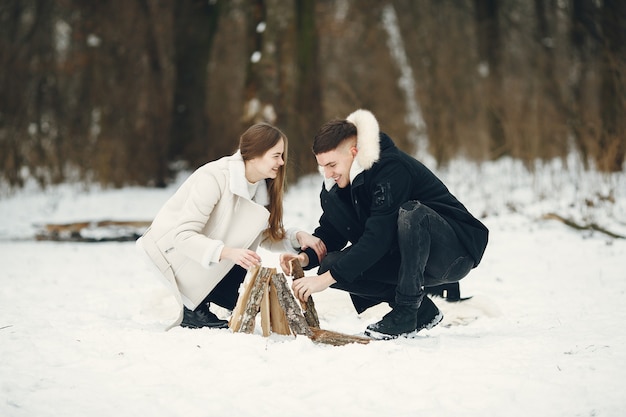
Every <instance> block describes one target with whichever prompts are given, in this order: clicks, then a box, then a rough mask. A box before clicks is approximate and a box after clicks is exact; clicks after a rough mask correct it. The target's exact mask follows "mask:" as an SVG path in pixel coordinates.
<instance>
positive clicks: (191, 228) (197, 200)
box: [174, 173, 226, 268]
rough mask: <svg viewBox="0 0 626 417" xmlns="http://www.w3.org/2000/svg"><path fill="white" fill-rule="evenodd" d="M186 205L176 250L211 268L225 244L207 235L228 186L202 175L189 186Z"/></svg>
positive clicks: (205, 174)
mask: <svg viewBox="0 0 626 417" xmlns="http://www.w3.org/2000/svg"><path fill="white" fill-rule="evenodd" d="M189 187H190V189H189V192H188V193H187V196H186V198H185V200H184V201H183V202H182V207H181V210H180V215H179V218H178V219H176V220H175V221H176V222H177V224H176V226H175V228H174V246H175V247H176V250H179V251H180V252H181V253H183V254H184V255H186V256H188V257H189V258H191V259H193V260H195V261H196V262H198V263H200V264H201V265H202V266H203V267H205V268H208V267H209V266H210V265H211V264H212V263H216V262H219V258H220V255H221V252H222V249H223V247H224V242H222V241H221V240H217V239H211V238H209V237H207V236H206V235H205V234H204V233H203V231H204V228H205V227H206V225H207V223H208V221H209V218H210V216H211V215H212V214H213V209H214V208H215V206H216V205H217V203H218V202H219V200H220V198H221V197H222V195H223V192H224V187H226V184H225V183H224V184H220V182H219V181H218V180H217V178H216V177H215V176H213V175H211V174H208V173H201V174H199V175H198V176H197V177H196V178H194V181H192V182H191V183H190V185H189Z"/></svg>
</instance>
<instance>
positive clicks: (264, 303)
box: [261, 285, 272, 337]
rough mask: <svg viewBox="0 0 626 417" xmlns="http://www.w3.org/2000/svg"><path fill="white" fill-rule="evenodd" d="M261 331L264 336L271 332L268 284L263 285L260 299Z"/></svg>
mask: <svg viewBox="0 0 626 417" xmlns="http://www.w3.org/2000/svg"><path fill="white" fill-rule="evenodd" d="M261 331H262V333H263V336H264V337H268V336H269V335H270V333H271V332H272V325H271V317H270V294H269V285H264V286H263V298H262V299H261Z"/></svg>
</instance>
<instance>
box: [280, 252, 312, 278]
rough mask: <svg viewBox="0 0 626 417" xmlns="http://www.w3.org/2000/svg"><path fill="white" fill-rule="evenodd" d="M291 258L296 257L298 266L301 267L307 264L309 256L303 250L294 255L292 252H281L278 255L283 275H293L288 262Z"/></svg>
mask: <svg viewBox="0 0 626 417" xmlns="http://www.w3.org/2000/svg"><path fill="white" fill-rule="evenodd" d="M293 259H297V260H298V261H300V266H302V267H305V266H307V265H308V264H309V257H308V256H307V254H306V253H304V252H302V253H301V254H298V255H294V254H293V253H281V254H280V256H279V260H280V269H282V270H283V273H284V274H285V275H293V274H292V271H291V263H290V261H291V260H293Z"/></svg>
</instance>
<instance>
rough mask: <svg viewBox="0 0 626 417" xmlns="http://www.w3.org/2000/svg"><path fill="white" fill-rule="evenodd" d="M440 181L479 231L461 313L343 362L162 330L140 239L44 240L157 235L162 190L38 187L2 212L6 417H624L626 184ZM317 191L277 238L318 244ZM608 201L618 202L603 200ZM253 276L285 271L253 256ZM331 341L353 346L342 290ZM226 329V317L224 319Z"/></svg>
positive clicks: (472, 175) (555, 176) (558, 172)
mask: <svg viewBox="0 0 626 417" xmlns="http://www.w3.org/2000/svg"><path fill="white" fill-rule="evenodd" d="M438 174H439V175H440V176H441V177H442V179H444V181H445V182H446V184H447V185H448V186H449V187H450V189H451V190H452V192H453V193H454V194H455V195H457V197H459V198H460V199H461V201H463V202H464V203H465V204H466V205H467V206H468V208H469V209H470V210H471V211H472V212H473V213H475V214H476V215H477V216H479V217H483V216H484V217H483V221H484V222H485V224H486V225H487V226H488V227H489V228H490V231H491V235H490V244H489V246H488V248H487V252H486V255H485V258H484V260H483V263H482V264H481V265H480V266H479V267H478V268H477V269H475V270H474V271H472V273H471V274H470V275H469V276H468V277H466V278H465V279H464V280H463V281H462V284H461V288H462V294H463V295H472V296H473V298H472V299H471V300H469V301H466V302H464V303H460V304H453V303H447V302H445V301H441V300H440V299H436V300H435V301H436V302H437V304H438V305H439V306H440V308H441V309H442V310H443V311H444V314H445V318H444V321H443V322H442V324H441V325H439V326H437V327H435V328H434V329H432V330H430V331H425V332H422V333H420V336H419V337H418V338H417V339H413V340H406V339H403V340H394V341H376V342H371V343H370V344H368V345H359V344H353V345H346V346H342V347H335V346H329V345H321V344H315V343H313V342H312V341H311V340H309V339H307V338H305V337H297V338H293V337H286V336H278V335H272V336H270V337H268V338H264V337H262V336H261V335H260V331H259V330H257V331H256V332H255V334H251V335H245V334H232V333H230V331H229V330H209V329H199V330H191V329H183V328H180V327H177V328H174V329H172V330H170V331H167V332H166V331H164V330H163V329H164V328H165V327H166V326H167V324H169V321H170V320H172V319H173V318H174V317H175V316H176V311H175V306H176V304H175V302H174V299H173V297H172V296H171V295H170V294H169V293H168V292H167V290H166V289H165V287H164V286H163V285H162V284H161V283H160V281H159V280H158V279H156V278H155V277H154V276H153V275H152V272H151V270H150V268H149V266H148V265H146V264H145V263H144V261H143V259H142V258H141V256H140V255H139V254H138V252H137V251H136V249H135V246H134V244H133V243H132V242H125V243H69V242H65V243H59V242H44V241H35V240H34V239H33V236H34V235H35V234H36V232H37V230H38V227H40V225H42V224H45V223H62V222H71V221H83V220H89V221H97V220H106V219H114V220H150V219H151V218H152V217H153V216H154V215H155V214H156V212H157V210H158V209H159V207H160V205H161V204H162V203H163V202H164V201H165V200H166V199H167V198H168V196H169V195H171V194H172V192H173V190H174V189H175V187H176V186H177V185H178V184H180V182H181V181H182V179H183V177H182V176H181V178H180V179H179V180H178V181H177V183H176V184H173V185H172V186H170V187H168V188H166V189H160V190H157V189H147V188H140V187H128V188H124V189H120V190H110V189H101V188H99V187H84V186H79V185H74V184H64V185H60V186H56V187H53V188H50V189H48V190H46V191H41V190H38V189H37V188H36V187H34V186H32V185H29V186H28V187H26V188H25V189H24V190H21V191H18V192H14V193H11V194H8V193H6V192H5V193H4V195H3V196H2V198H1V199H0V218H1V219H2V222H1V223H0V254H1V255H0V259H1V261H2V262H1V265H2V273H1V274H0V282H2V290H1V291H0V358H1V359H0V415H2V416H7V417H13V416H57V415H63V416H90V417H99V416H103V417H104V416H106V417H108V416H111V415H115V416H137V415H153V416H184V415H187V416H191V415H193V416H265V415H271V416H293V415H298V416H299V417H304V416H331V415H332V416H357V415H358V416H388V415H390V416H418V415H419V416H440V417H446V416H458V415H468V416H473V415H480V416H481V417H484V416H502V415H507V416H528V415H540V416H621V415H623V412H624V409H626V399H624V396H623V391H622V389H623V388H622V384H623V383H624V382H625V381H626V332H624V331H623V329H622V327H621V325H622V323H623V322H624V321H625V320H626V303H624V299H625V290H626V280H624V270H626V240H625V239H614V238H611V237H609V236H607V235H605V234H603V233H600V232H593V231H578V230H574V229H573V228H570V227H568V226H566V225H564V224H563V223H561V222H558V221H554V220H546V219H543V218H542V216H543V215H544V214H546V213H549V212H554V213H557V214H559V215H561V216H563V217H565V218H568V219H572V220H574V221H576V222H578V223H581V224H590V223H596V224H598V225H600V226H602V227H604V228H606V229H608V230H610V231H612V232H614V233H617V234H621V235H626V179H625V178H624V174H615V175H613V176H606V175H601V174H597V173H594V172H593V171H592V172H587V173H583V172H582V171H581V170H579V169H577V168H576V166H575V164H570V165H565V164H561V163H559V162H551V163H545V164H538V165H537V166H536V167H534V174H530V173H529V172H528V171H527V170H526V169H525V168H524V167H523V166H522V165H520V164H518V163H516V162H514V161H510V160H505V161H500V162H498V163H490V164H484V165H480V166H477V165H474V164H472V163H469V162H466V161H456V162H454V163H453V164H451V165H450V167H448V168H446V169H445V170H442V171H439V172H438ZM320 187H321V178H320V177H319V176H312V177H307V178H304V179H302V180H301V181H299V182H298V183H296V184H293V185H292V187H291V188H290V189H289V192H288V194H287V196H286V201H285V204H286V208H285V212H286V219H285V222H286V224H287V225H288V226H300V227H303V228H306V229H309V230H310V229H312V228H313V227H314V226H315V225H316V221H317V218H318V216H319V212H320V211H319V204H318V202H317V196H318V192H319V189H320ZM611 200H612V201H611ZM261 255H262V257H263V260H264V263H263V264H264V266H277V255H275V254H271V253H268V252H263V251H261ZM314 298H315V302H316V306H317V310H318V313H319V315H320V319H321V322H322V327H323V328H325V329H329V330H336V331H341V332H345V333H351V334H352V333H360V332H362V331H363V329H364V328H365V326H366V325H367V324H369V323H372V322H374V321H377V320H378V319H379V318H380V317H381V316H382V315H383V314H385V313H386V312H387V311H388V307H387V306H383V305H381V306H378V307H376V308H373V309H370V310H368V311H366V312H365V313H363V314H362V315H361V316H358V315H356V313H355V312H354V310H353V309H352V307H351V305H350V303H349V299H348V297H347V295H346V294H344V293H342V292H339V291H335V290H332V289H329V290H327V291H325V292H323V293H319V294H316V295H315V296H314ZM216 312H217V313H218V314H221V315H224V314H226V313H227V312H225V311H223V310H220V309H217V310H216Z"/></svg>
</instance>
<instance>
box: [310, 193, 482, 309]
mask: <svg viewBox="0 0 626 417" xmlns="http://www.w3.org/2000/svg"><path fill="white" fill-rule="evenodd" d="M398 246H399V247H400V256H399V258H398V263H399V265H395V266H396V267H397V268H398V269H395V268H390V267H389V265H386V266H385V268H379V267H377V266H374V267H372V268H370V269H369V270H367V271H365V272H363V273H362V274H361V276H359V277H358V278H357V279H356V280H355V281H354V282H342V281H337V282H336V283H335V284H333V285H332V287H333V288H337V289H340V290H344V291H347V292H349V293H350V295H351V297H352V301H353V303H354V306H355V308H356V309H357V311H358V312H359V313H360V312H362V311H364V310H365V309H367V308H369V307H371V306H373V305H376V304H378V303H381V302H388V303H390V304H393V305H396V304H419V303H421V299H422V297H423V296H424V287H434V286H438V285H441V284H448V283H454V282H458V281H459V280H460V279H462V278H463V277H465V276H466V275H467V274H468V273H469V272H470V270H471V269H472V267H473V265H474V260H473V259H472V258H471V256H470V255H469V254H468V252H467V250H466V249H465V247H464V246H463V245H462V244H461V242H460V241H459V239H458V238H457V236H456V233H454V230H453V229H452V227H450V225H449V224H448V222H447V221H446V220H445V219H444V218H443V217H441V216H440V215H439V214H438V213H437V212H435V211H434V210H432V209H431V208H429V207H427V206H425V205H423V204H421V203H419V202H418V201H409V202H407V203H404V204H403V205H402V206H401V208H400V210H399V213H398ZM349 251H350V247H348V248H346V249H344V250H342V251H339V252H332V253H329V254H328V255H326V257H325V258H324V260H323V261H322V263H321V265H320V267H319V269H318V274H323V273H324V272H326V271H328V270H329V269H330V268H331V267H332V265H333V264H334V263H335V262H337V261H338V260H339V259H341V257H343V256H345V255H346V253H348V252H349ZM390 275H391V276H390ZM335 279H337V278H336V277H335Z"/></svg>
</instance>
